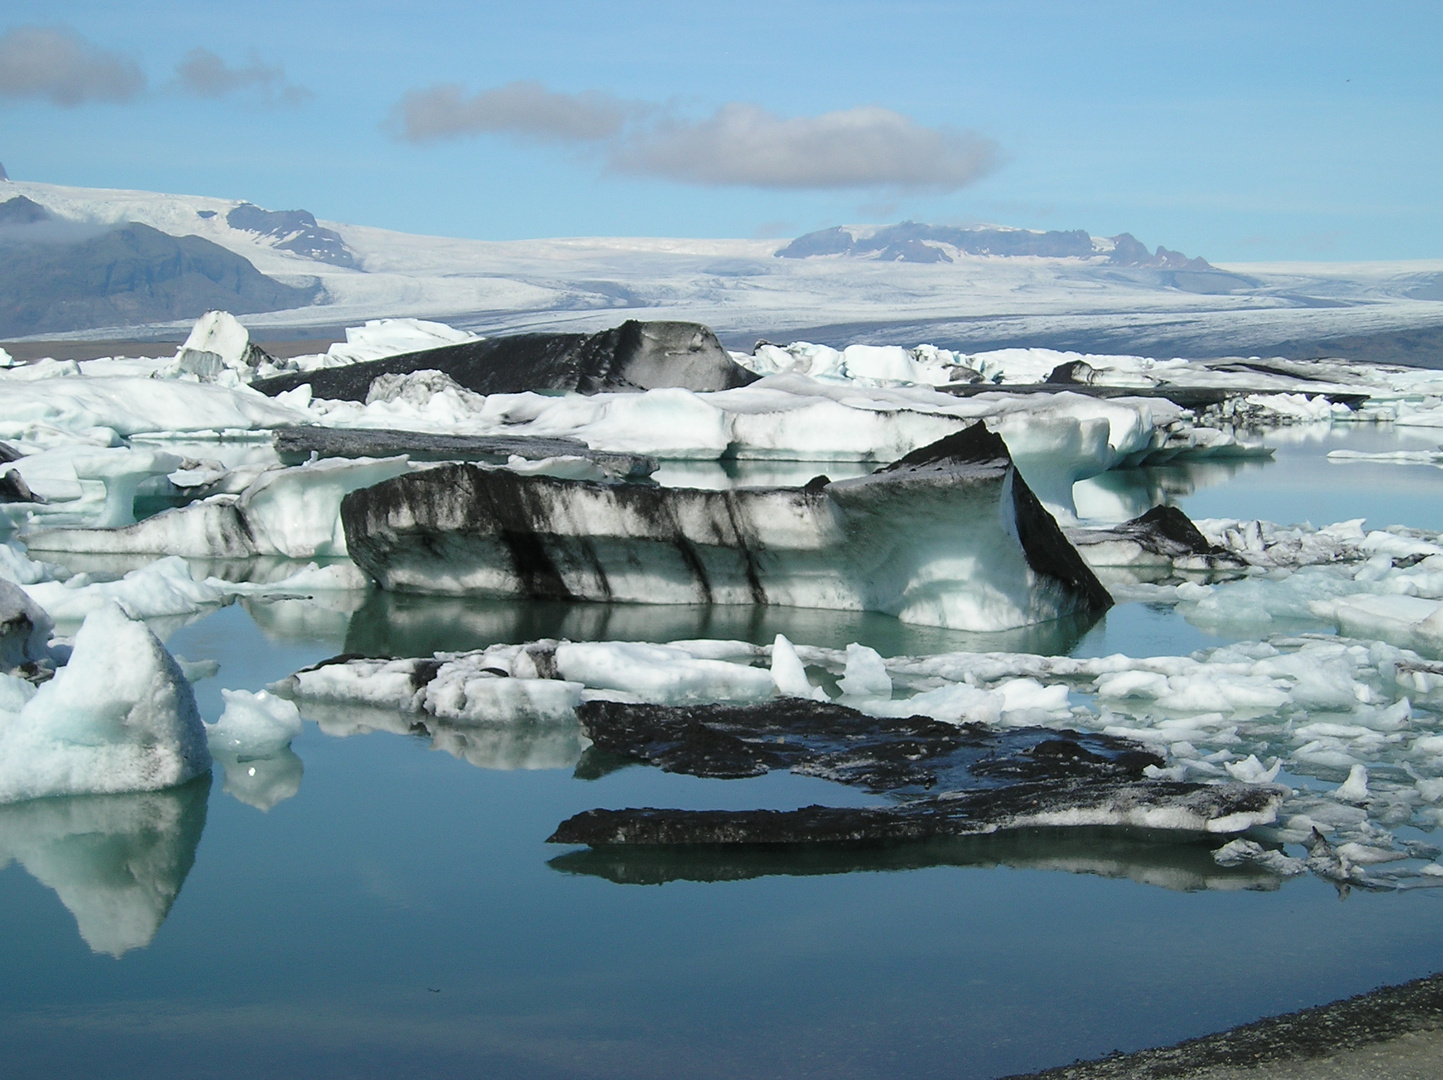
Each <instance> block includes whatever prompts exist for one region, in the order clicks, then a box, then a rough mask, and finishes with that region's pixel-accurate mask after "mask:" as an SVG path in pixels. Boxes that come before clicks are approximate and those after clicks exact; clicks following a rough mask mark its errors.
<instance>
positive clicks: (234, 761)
mask: <svg viewBox="0 0 1443 1080" xmlns="http://www.w3.org/2000/svg"><path fill="white" fill-rule="evenodd" d="M215 759H216V761H218V762H220V764H221V766H222V767H223V768H224V769H225V784H224V786H223V787H222V788H221V790H222V791H224V792H225V793H226V794H227V795H230V796H232V797H234V798H236V799H238V800H239V801H241V802H243V803H245V804H246V805H247V806H254V807H255V808H256V809H257V810H260V811H262V812H266V811H269V810H270V809H271V808H272V807H273V806H276V805H277V804H278V803H283V802H285V801H286V800H287V799H289V798H290V797H291V796H293V795H295V793H296V792H298V791H300V790H301V777H302V776H303V775H304V774H305V771H306V766H305V762H303V761H301V759H300V758H299V757H298V756H297V755H296V752H295V751H294V750H292V749H291V748H290V747H289V746H287V747H285V748H284V749H283V750H281V751H279V752H277V753H275V754H272V755H271V756H269V757H264V758H236V757H229V756H227V755H225V754H216V755H215Z"/></svg>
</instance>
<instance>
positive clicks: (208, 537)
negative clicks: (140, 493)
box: [27, 457, 410, 559]
mask: <svg viewBox="0 0 1443 1080" xmlns="http://www.w3.org/2000/svg"><path fill="white" fill-rule="evenodd" d="M409 468H410V465H409V463H408V462H407V460H406V459H405V458H404V457H396V458H379V459H371V458H355V459H350V458H332V459H326V460H321V461H314V462H310V463H308V464H305V465H298V466H295V467H292V468H277V469H268V470H266V471H264V472H262V473H261V474H260V475H259V476H257V477H256V478H255V479H254V480H253V481H251V483H250V484H249V485H248V486H247V487H246V489H245V490H244V491H243V492H242V493H241V494H240V496H239V498H237V497H235V496H231V495H216V496H212V497H211V498H209V499H205V500H203V501H201V502H196V503H191V504H190V505H189V506H182V507H177V508H176V509H173V510H166V511H164V512H163V513H160V514H157V515H155V516H154V517H152V518H147V519H146V520H145V521H142V522H140V523H138V524H136V525H130V526H128V527H126V528H121V529H49V530H45V531H42V532H38V533H33V534H31V535H30V536H29V537H28V538H27V539H28V542H29V544H30V547H31V548H32V549H36V550H41V551H106V552H116V553H122V554H171V555H185V556H189V557H192V558H242V557H246V556H250V555H284V556H286V557H287V558H292V559H313V558H327V557H338V556H343V555H345V554H346V537H345V531H344V529H343V528H342V525H341V516H340V506H341V500H342V499H343V498H344V497H345V496H346V494H347V493H348V492H351V491H354V490H356V489H357V488H361V487H368V486H370V485H372V484H376V483H379V482H380V481H382V480H387V479H390V478H391V477H394V476H399V475H401V474H402V473H405V472H406V471H407V470H408V469H409Z"/></svg>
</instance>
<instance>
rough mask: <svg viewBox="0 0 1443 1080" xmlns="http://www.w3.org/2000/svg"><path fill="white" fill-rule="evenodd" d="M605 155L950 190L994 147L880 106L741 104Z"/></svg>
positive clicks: (733, 173)
mask: <svg viewBox="0 0 1443 1080" xmlns="http://www.w3.org/2000/svg"><path fill="white" fill-rule="evenodd" d="M608 161H609V164H610V166H611V167H612V168H613V169H615V170H616V171H618V172H628V173H635V174H639V175H644V176H659V177H664V178H666V179H668V180H677V181H680V182H682V183H690V184H702V185H707V186H716V187H724V186H725V187H730V186H746V187H760V188H794V189H812V190H816V189H826V188H906V189H920V190H927V189H930V190H938V191H950V190H953V189H956V188H960V187H963V186H965V185H967V184H970V183H971V182H972V181H974V180H976V179H978V178H979V177H981V176H983V175H985V174H986V173H987V172H990V171H991V170H992V168H993V167H994V166H995V165H996V163H997V146H996V144H995V143H993V142H992V141H991V140H990V139H985V138H982V137H980V136H978V135H975V134H972V133H971V132H967V131H957V130H954V129H952V128H929V127H923V126H922V125H921V124H918V123H917V122H916V121H915V120H912V119H911V118H909V117H906V116H903V115H902V114H901V113H896V112H893V111H892V110H890V109H883V108H878V107H875V106H872V107H867V108H859V109H847V110H844V111H841V112H830V113H824V114H822V115H821V116H804V117H798V118H795V119H784V118H783V117H780V116H777V115H776V114H774V113H770V112H767V111H766V110H765V109H762V108H760V107H758V106H756V105H748V104H743V103H736V104H729V105H723V106H722V107H721V108H720V109H718V110H717V111H716V112H715V113H713V114H712V115H711V116H709V117H707V118H705V119H703V120H695V121H693V120H681V119H674V118H673V119H668V120H664V121H662V122H661V123H658V124H656V125H654V126H653V127H651V128H650V129H646V130H639V131H634V132H631V133H629V134H628V135H627V137H626V138H625V139H623V140H621V141H620V142H619V143H618V144H617V145H616V146H615V147H613V149H612V151H611V153H610V154H609V156H608Z"/></svg>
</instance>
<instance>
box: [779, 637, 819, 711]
mask: <svg viewBox="0 0 1443 1080" xmlns="http://www.w3.org/2000/svg"><path fill="white" fill-rule="evenodd" d="M771 674H772V681H773V682H774V683H776V685H777V693H779V694H781V695H782V696H783V697H800V698H811V699H812V700H814V701H826V700H827V694H826V691H824V690H823V689H822V688H821V687H820V686H813V685H812V684H811V683H810V682H808V681H807V670H806V668H805V667H804V666H803V665H802V660H801V657H799V656H798V655H797V650H796V649H795V648H793V647H792V643H791V642H790V641H788V640H787V639H786V637H784V636H783V635H781V634H778V635H777V639H776V641H774V642H773V643H772V672H771Z"/></svg>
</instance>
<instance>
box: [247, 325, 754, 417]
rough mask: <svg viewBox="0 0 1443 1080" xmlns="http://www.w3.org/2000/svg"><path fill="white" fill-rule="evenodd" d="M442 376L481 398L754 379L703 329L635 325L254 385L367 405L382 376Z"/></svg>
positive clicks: (447, 349)
mask: <svg viewBox="0 0 1443 1080" xmlns="http://www.w3.org/2000/svg"><path fill="white" fill-rule="evenodd" d="M417 371H439V372H443V373H445V374H446V375H448V376H450V377H451V378H452V379H454V380H455V382H456V383H457V384H459V385H460V386H461V387H464V388H465V389H466V390H469V391H471V392H472V393H477V394H496V393H516V392H519V391H525V390H571V391H578V392H580V393H593V394H594V393H597V392H598V391H601V390H616V389H620V390H649V389H655V388H657V387H673V386H676V387H687V388H689V389H692V390H724V389H726V388H728V387H732V386H742V385H745V384H746V383H748V382H751V381H752V380H753V379H755V378H756V376H755V375H753V374H752V373H751V372H749V371H747V370H746V369H745V368H743V367H740V366H739V365H738V364H737V363H736V362H735V361H734V360H733V359H732V358H731V356H730V355H729V354H728V353H727V351H726V350H725V349H723V348H722V347H721V343H720V342H719V341H717V339H716V335H715V334H713V333H712V332H711V330H709V329H708V328H707V327H705V326H702V325H700V324H698V323H685V322H637V321H636V320H635V319H629V320H627V321H626V322H624V323H622V325H621V326H618V327H615V328H613V329H611V330H602V331H600V332H599V333H595V334H516V335H512V336H509V337H499V338H480V339H476V340H473V341H463V342H460V343H457V344H450V345H442V346H439V347H435V348H429V349H424V350H422V351H419V352H412V353H405V354H402V355H399V356H388V357H385V358H383V359H377V360H367V361H361V362H359V363H354V364H349V365H345V366H339V367H327V368H323V369H321V370H317V371H309V372H301V373H298V374H290V375H278V376H275V377H273V378H269V379H261V380H258V381H257V382H255V383H254V384H253V385H254V386H255V388H256V389H257V390H260V391H261V392H262V393H265V394H270V395H276V394H280V393H284V392H287V391H290V390H294V389H296V388H297V387H299V386H302V385H305V384H307V383H309V384H310V386H311V389H312V392H313V393H314V394H315V395H316V396H317V397H322V398H327V399H330V400H345V401H365V400H366V399H367V396H368V395H369V394H370V392H371V385H372V383H373V382H374V381H375V380H376V379H377V378H380V377H382V376H387V375H406V374H409V373H412V372H417Z"/></svg>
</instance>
